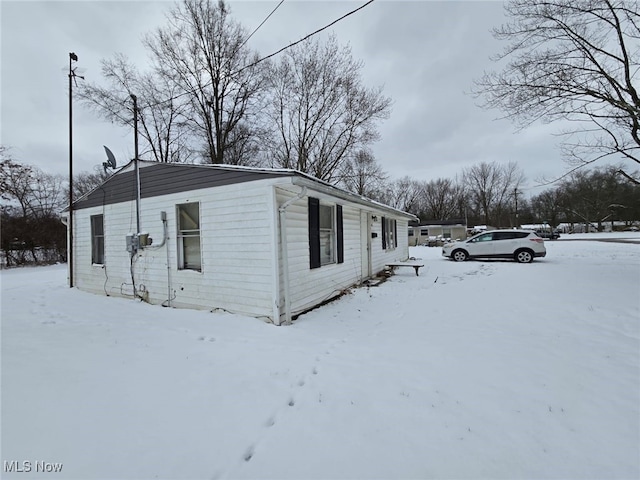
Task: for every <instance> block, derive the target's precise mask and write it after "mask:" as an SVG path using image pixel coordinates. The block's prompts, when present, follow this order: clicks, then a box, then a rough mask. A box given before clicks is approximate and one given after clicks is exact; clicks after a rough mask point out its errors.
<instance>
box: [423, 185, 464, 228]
mask: <svg viewBox="0 0 640 480" xmlns="http://www.w3.org/2000/svg"><path fill="white" fill-rule="evenodd" d="M463 197H464V187H463V185H461V184H459V183H457V182H456V181H454V180H451V179H448V178H439V179H437V180H432V181H430V182H428V183H424V184H423V185H422V191H421V195H420V218H424V219H430V220H448V219H451V218H455V217H456V216H457V215H459V214H460V210H459V206H460V203H461V200H462V199H463Z"/></svg>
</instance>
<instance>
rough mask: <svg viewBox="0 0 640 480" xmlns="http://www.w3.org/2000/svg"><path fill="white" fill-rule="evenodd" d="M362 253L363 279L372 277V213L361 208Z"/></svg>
mask: <svg viewBox="0 0 640 480" xmlns="http://www.w3.org/2000/svg"><path fill="white" fill-rule="evenodd" d="M360 255H361V259H362V275H361V279H362V280H366V279H367V278H370V277H371V273H372V272H371V215H370V214H369V212H365V211H363V210H360Z"/></svg>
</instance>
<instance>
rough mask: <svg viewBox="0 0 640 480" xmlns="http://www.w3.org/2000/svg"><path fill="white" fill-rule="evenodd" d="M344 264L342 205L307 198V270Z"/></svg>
mask: <svg viewBox="0 0 640 480" xmlns="http://www.w3.org/2000/svg"><path fill="white" fill-rule="evenodd" d="M331 263H344V230H343V221H342V205H324V204H321V203H320V200H318V199H317V198H313V197H309V268H319V267H321V266H322V265H329V264H331Z"/></svg>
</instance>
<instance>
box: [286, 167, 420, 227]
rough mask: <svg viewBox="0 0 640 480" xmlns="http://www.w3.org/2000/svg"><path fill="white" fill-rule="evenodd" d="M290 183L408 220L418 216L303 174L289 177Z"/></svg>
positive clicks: (415, 218)
mask: <svg viewBox="0 0 640 480" xmlns="http://www.w3.org/2000/svg"><path fill="white" fill-rule="evenodd" d="M291 183H292V184H293V185H296V186H298V187H307V188H309V189H311V190H316V191H319V192H322V193H325V194H327V195H331V196H332V197H338V198H341V199H343V200H346V201H348V202H353V203H357V204H359V205H363V206H365V207H369V208H371V209H375V210H382V211H385V212H388V213H390V214H392V215H395V216H397V217H403V218H406V219H408V220H418V217H416V216H415V215H413V214H412V213H408V212H403V211H402V210H398V209H396V208H393V207H390V206H389V205H385V204H384V203H380V202H376V201H374V200H370V199H368V198H366V197H362V196H360V195H356V194H354V193H351V192H347V191H346V190H342V189H341V188H338V187H334V186H332V185H330V184H328V183H325V182H322V181H318V180H316V179H313V178H312V177H309V176H307V175H304V174H302V175H295V176H293V177H291Z"/></svg>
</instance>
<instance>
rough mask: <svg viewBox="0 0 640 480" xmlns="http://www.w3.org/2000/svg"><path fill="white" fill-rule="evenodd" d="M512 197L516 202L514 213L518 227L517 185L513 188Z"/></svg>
mask: <svg viewBox="0 0 640 480" xmlns="http://www.w3.org/2000/svg"><path fill="white" fill-rule="evenodd" d="M513 198H514V199H515V202H516V210H515V214H516V225H515V226H516V227H517V228H519V227H520V222H519V221H518V187H514V189H513Z"/></svg>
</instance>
